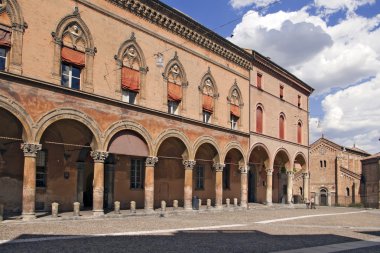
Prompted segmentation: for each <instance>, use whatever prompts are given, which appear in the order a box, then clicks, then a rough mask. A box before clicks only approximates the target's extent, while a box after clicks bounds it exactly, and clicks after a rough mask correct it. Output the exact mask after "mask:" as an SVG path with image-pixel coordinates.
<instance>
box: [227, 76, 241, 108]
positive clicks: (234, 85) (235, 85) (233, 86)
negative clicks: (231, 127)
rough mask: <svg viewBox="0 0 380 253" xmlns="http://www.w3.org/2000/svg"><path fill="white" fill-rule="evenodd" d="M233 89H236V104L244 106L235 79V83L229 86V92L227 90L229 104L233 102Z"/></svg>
mask: <svg viewBox="0 0 380 253" xmlns="http://www.w3.org/2000/svg"><path fill="white" fill-rule="evenodd" d="M234 91H236V93H237V95H238V104H236V105H238V106H239V107H243V106H244V103H243V95H242V93H241V91H240V88H239V86H238V85H237V81H236V80H235V83H234V84H233V85H232V87H231V88H230V90H229V92H228V97H227V100H228V102H229V103H230V104H232V103H233V100H234V98H233V95H234Z"/></svg>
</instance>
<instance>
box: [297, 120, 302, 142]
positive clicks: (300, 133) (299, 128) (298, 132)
mask: <svg viewBox="0 0 380 253" xmlns="http://www.w3.org/2000/svg"><path fill="white" fill-rule="evenodd" d="M297 142H298V143H299V144H301V143H302V125H301V123H298V127H297Z"/></svg>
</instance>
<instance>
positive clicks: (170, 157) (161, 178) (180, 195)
mask: <svg viewBox="0 0 380 253" xmlns="http://www.w3.org/2000/svg"><path fill="white" fill-rule="evenodd" d="M157 157H158V163H157V166H156V168H155V173H154V208H158V207H160V204H161V201H162V200H165V201H166V203H167V206H172V205H173V200H178V205H179V206H183V205H184V178H185V169H184V165H183V161H184V160H186V159H188V150H187V148H186V145H185V144H184V143H183V142H182V141H181V140H180V139H179V138H176V137H169V138H167V139H165V140H164V141H163V142H162V143H161V145H160V146H159V148H158V152H157Z"/></svg>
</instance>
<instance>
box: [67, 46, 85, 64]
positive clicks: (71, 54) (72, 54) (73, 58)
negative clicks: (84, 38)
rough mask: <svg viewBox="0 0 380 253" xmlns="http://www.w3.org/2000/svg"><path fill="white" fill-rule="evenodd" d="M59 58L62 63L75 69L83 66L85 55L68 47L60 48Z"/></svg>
mask: <svg viewBox="0 0 380 253" xmlns="http://www.w3.org/2000/svg"><path fill="white" fill-rule="evenodd" d="M61 58H62V61H63V62H66V63H69V64H73V65H75V66H77V67H84V66H85V54H84V53H82V52H79V51H76V50H74V49H71V48H68V47H62V51H61Z"/></svg>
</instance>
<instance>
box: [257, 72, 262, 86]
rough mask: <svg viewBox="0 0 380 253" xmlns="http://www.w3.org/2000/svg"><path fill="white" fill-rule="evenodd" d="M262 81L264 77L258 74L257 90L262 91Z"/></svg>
mask: <svg viewBox="0 0 380 253" xmlns="http://www.w3.org/2000/svg"><path fill="white" fill-rule="evenodd" d="M261 81H262V75H261V74H257V88H258V89H261Z"/></svg>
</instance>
